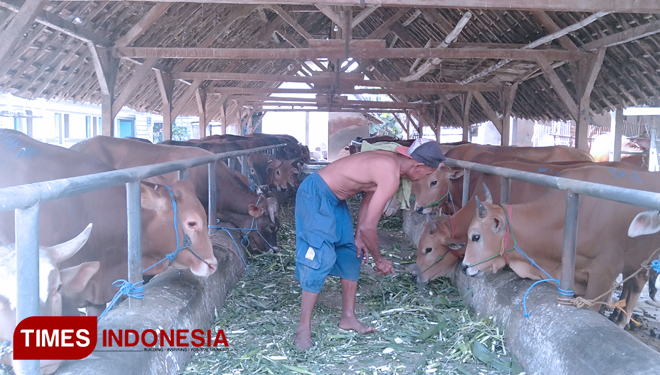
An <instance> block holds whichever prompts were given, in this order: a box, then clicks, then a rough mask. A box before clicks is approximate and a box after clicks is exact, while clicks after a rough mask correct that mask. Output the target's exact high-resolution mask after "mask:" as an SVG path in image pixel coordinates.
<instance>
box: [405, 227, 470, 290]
mask: <svg viewBox="0 0 660 375" xmlns="http://www.w3.org/2000/svg"><path fill="white" fill-rule="evenodd" d="M428 217H429V221H428V223H427V224H426V228H425V230H424V232H423V233H422V236H421V238H420V239H419V245H418V247H417V261H416V264H417V266H419V272H418V273H419V274H418V275H417V278H418V279H419V281H420V282H423V283H426V282H428V281H431V280H433V279H436V278H438V277H442V276H445V275H446V274H448V273H449V271H451V270H452V269H453V268H454V266H455V265H456V263H458V261H459V260H460V259H461V257H462V255H463V254H464V253H465V251H464V250H463V247H464V246H465V239H464V238H457V237H465V235H464V234H462V235H458V236H457V234H456V233H454V230H453V228H452V225H451V222H450V221H449V220H448V218H447V216H444V215H442V214H440V215H428Z"/></svg>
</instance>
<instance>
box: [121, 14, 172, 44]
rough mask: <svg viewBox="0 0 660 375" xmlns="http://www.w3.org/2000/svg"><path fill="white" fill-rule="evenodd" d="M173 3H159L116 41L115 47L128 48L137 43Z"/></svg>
mask: <svg viewBox="0 0 660 375" xmlns="http://www.w3.org/2000/svg"><path fill="white" fill-rule="evenodd" d="M171 4H172V3H158V4H156V5H154V6H153V7H152V8H151V9H149V11H148V12H147V14H145V15H144V16H143V17H142V19H140V20H139V21H138V22H137V23H136V24H135V25H133V27H131V29H130V30H128V32H127V33H126V34H124V35H123V36H122V37H121V38H119V39H117V41H115V44H114V46H115V47H126V46H128V45H130V44H131V43H133V42H135V41H136V40H137V38H138V37H140V35H142V33H144V31H145V30H146V29H147V28H148V27H149V26H151V24H153V23H154V22H156V20H157V19H158V18H160V16H161V15H162V14H163V13H165V11H167V8H169V6H170V5H171Z"/></svg>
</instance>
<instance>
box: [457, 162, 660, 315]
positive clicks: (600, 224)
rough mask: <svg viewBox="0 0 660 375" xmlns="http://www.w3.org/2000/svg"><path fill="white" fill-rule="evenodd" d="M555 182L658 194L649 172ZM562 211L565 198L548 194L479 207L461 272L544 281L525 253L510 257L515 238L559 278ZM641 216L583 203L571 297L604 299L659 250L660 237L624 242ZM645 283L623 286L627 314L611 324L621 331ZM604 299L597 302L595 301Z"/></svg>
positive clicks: (582, 172) (641, 277)
mask: <svg viewBox="0 0 660 375" xmlns="http://www.w3.org/2000/svg"><path fill="white" fill-rule="evenodd" d="M560 176H561V177H566V178H571V179H576V180H582V181H591V182H598V183H603V184H608V185H614V186H619V187H625V188H633V189H638V190H646V191H653V192H658V191H660V184H659V182H660V176H658V175H657V174H654V173H650V172H641V171H633V170H623V169H616V168H602V167H597V166H595V167H582V168H576V169H570V170H566V171H563V172H561V173H560ZM565 206H566V200H565V192H562V191H558V190H554V189H553V190H550V191H548V192H547V193H546V194H544V195H543V196H542V197H540V198H538V199H537V200H534V201H532V202H529V203H525V204H514V205H504V208H502V207H500V206H497V205H493V204H492V203H490V202H486V203H481V202H479V201H477V209H476V217H475V218H474V219H473V221H472V223H471V224H470V227H469V229H468V244H467V247H466V253H465V258H464V259H463V264H464V265H465V266H466V267H467V273H468V274H469V275H475V274H477V273H478V272H479V271H486V270H491V271H492V272H497V271H498V270H499V269H501V268H503V267H504V266H505V265H507V264H508V265H509V266H510V267H511V269H512V270H513V271H514V272H515V273H516V274H517V275H518V276H520V277H523V278H530V279H534V280H540V279H546V278H547V276H546V275H545V273H544V272H542V271H541V270H540V269H539V268H537V267H535V266H533V265H532V264H531V263H530V262H529V261H528V260H527V258H526V257H525V256H524V255H523V254H521V253H519V252H518V251H513V250H512V247H513V238H514V234H515V239H516V243H517V245H518V246H519V247H520V248H521V249H522V250H523V251H525V253H526V254H527V256H529V257H531V258H532V259H534V261H535V262H536V263H537V264H538V265H539V266H540V267H542V268H543V269H544V270H545V271H546V272H548V273H549V274H550V275H551V276H552V277H553V278H554V279H558V278H559V276H560V273H561V253H562V241H563V228H564V219H565ZM505 209H506V210H507V214H505V211H504V210H505ZM640 211H642V209H641V208H639V207H636V206H631V205H627V204H622V203H618V202H613V201H608V200H602V199H597V198H593V197H589V196H583V197H581V199H580V214H579V219H578V237H577V256H576V264H575V294H576V295H577V296H581V297H584V298H585V299H595V298H596V297H600V296H602V295H605V294H606V292H607V290H608V289H610V287H611V286H612V285H613V283H614V281H615V280H616V278H617V276H618V275H619V273H623V276H624V278H626V277H628V276H629V275H632V274H633V273H634V272H635V271H636V270H637V269H639V267H640V265H641V264H642V262H643V261H645V260H646V259H647V258H648V257H649V256H650V255H651V253H653V252H654V251H655V249H656V248H657V247H658V242H659V241H660V235H658V234H655V235H649V236H641V237H637V238H630V237H628V236H627V232H628V227H629V225H630V222H631V221H632V219H633V218H634V217H635V215H637V214H638V213H639V212H640ZM509 233H510V234H509ZM502 249H505V250H506V251H504V250H502ZM491 257H492V258H491ZM645 282H646V275H645V273H640V274H638V275H637V276H636V277H634V278H632V279H631V280H629V281H627V282H626V283H625V284H624V292H625V293H623V294H622V296H623V297H625V299H626V301H625V302H626V307H625V311H626V314H625V315H624V314H621V315H619V316H618V318H617V319H616V323H617V324H618V325H619V326H621V327H623V326H625V325H626V324H627V322H628V319H629V316H630V315H631V314H632V312H633V310H634V307H635V303H636V301H637V298H638V297H639V293H640V292H641V287H642V286H643V285H644V283H645ZM604 299H605V297H601V299H600V301H603V300H604ZM597 302H599V301H597ZM593 308H594V309H596V310H598V309H599V308H600V305H598V304H595V305H594V306H593Z"/></svg>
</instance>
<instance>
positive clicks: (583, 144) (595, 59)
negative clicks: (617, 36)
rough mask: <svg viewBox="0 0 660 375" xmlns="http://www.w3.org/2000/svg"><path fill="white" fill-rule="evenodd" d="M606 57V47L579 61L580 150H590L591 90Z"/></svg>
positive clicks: (577, 131)
mask: <svg viewBox="0 0 660 375" xmlns="http://www.w3.org/2000/svg"><path fill="white" fill-rule="evenodd" d="M604 57H605V48H601V49H599V50H598V51H596V52H595V53H588V54H587V56H585V57H584V58H583V59H582V60H580V61H579V62H578V76H579V77H578V100H579V103H578V104H579V107H578V109H579V116H578V119H577V121H576V128H575V147H576V148H578V149H580V150H585V151H588V150H589V119H588V118H589V105H590V104H591V91H592V90H593V88H594V83H595V82H596V77H598V72H600V67H601V66H602V64H603V58H604Z"/></svg>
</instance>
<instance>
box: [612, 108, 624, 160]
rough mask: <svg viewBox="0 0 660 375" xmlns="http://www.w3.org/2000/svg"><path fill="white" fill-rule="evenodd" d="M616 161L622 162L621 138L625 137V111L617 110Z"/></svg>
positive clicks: (615, 119)
mask: <svg viewBox="0 0 660 375" xmlns="http://www.w3.org/2000/svg"><path fill="white" fill-rule="evenodd" d="M612 134H613V136H614V160H613V161H621V136H622V135H623V109H617V110H616V112H615V115H614V131H613V132H612Z"/></svg>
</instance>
